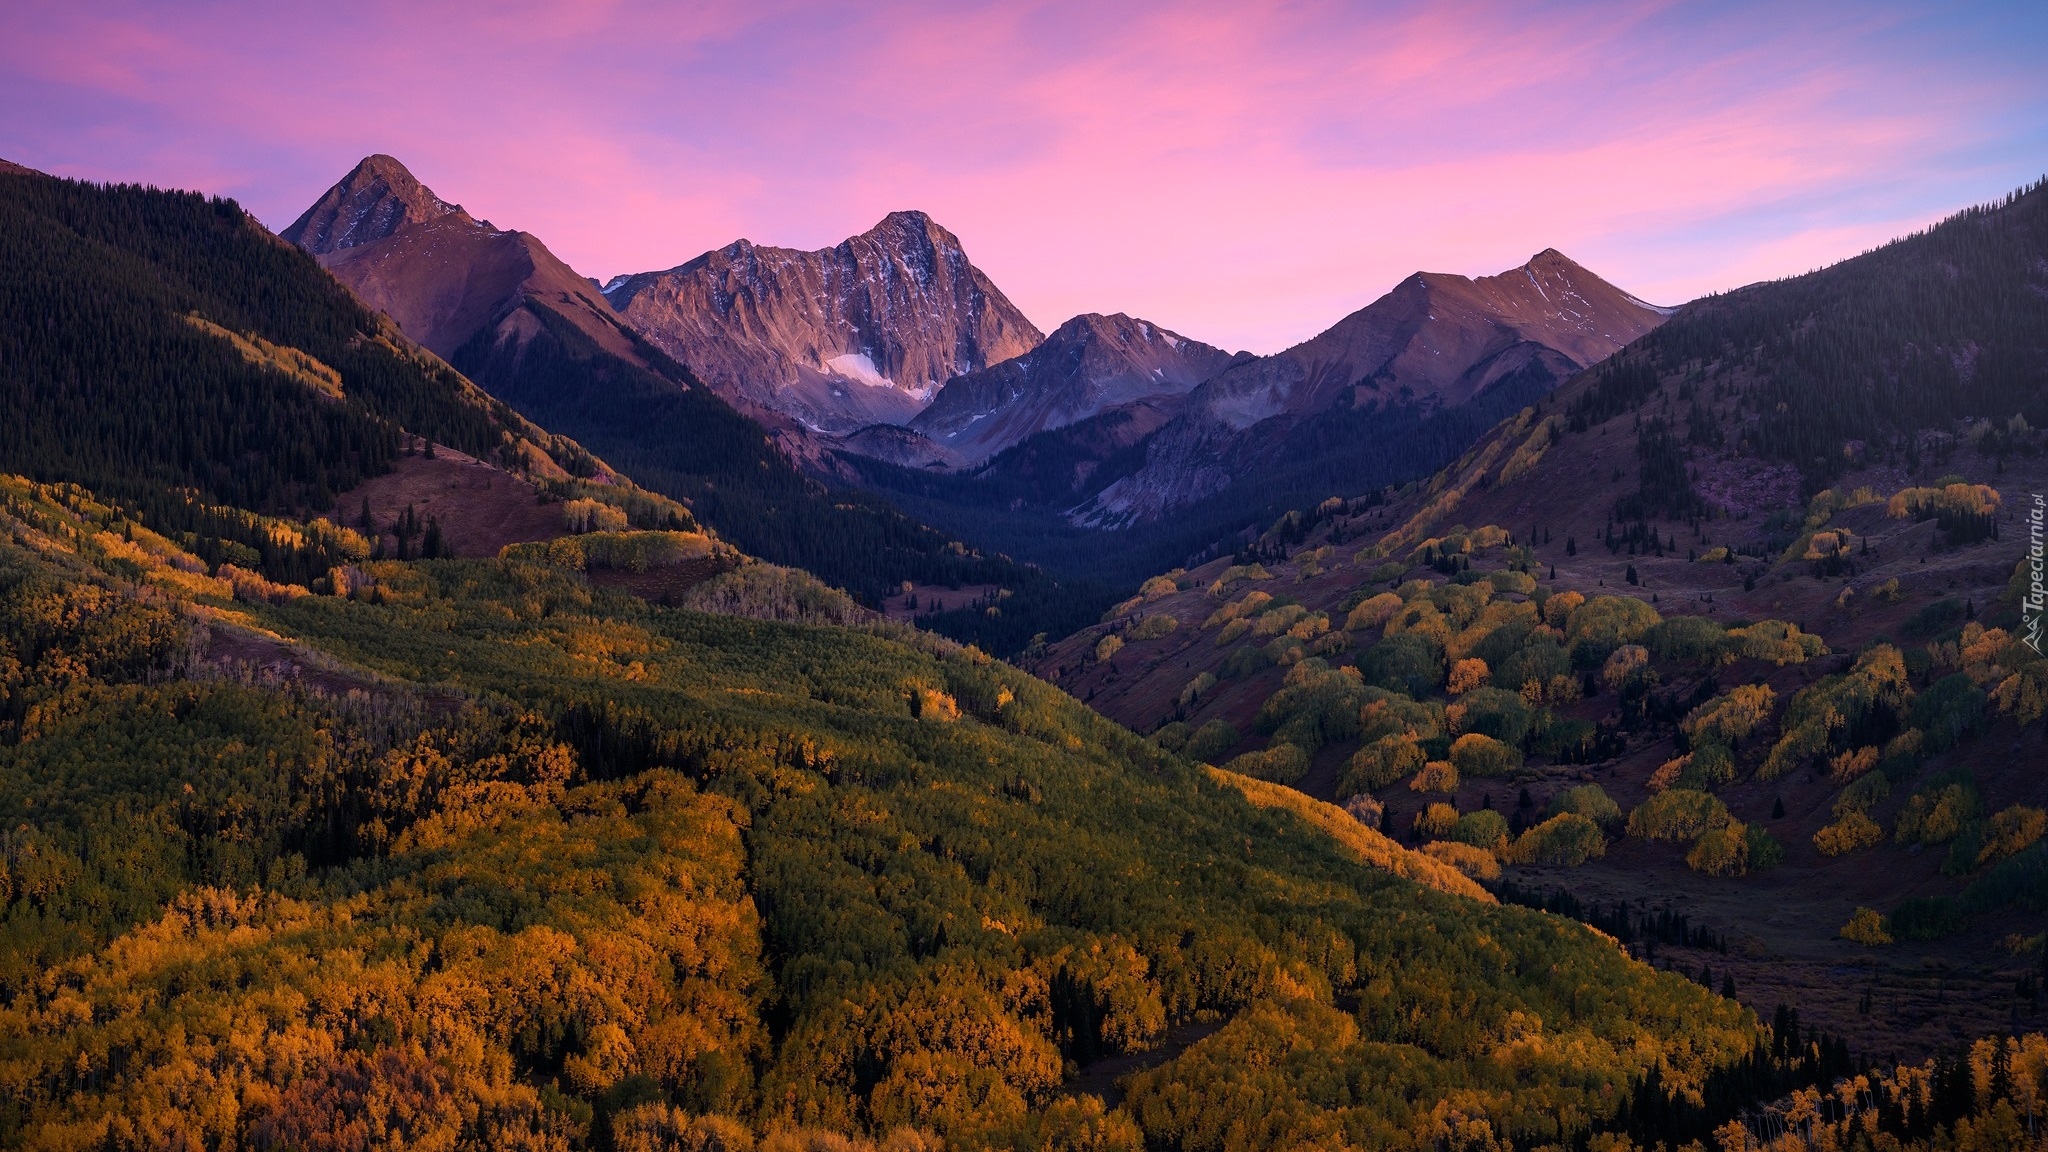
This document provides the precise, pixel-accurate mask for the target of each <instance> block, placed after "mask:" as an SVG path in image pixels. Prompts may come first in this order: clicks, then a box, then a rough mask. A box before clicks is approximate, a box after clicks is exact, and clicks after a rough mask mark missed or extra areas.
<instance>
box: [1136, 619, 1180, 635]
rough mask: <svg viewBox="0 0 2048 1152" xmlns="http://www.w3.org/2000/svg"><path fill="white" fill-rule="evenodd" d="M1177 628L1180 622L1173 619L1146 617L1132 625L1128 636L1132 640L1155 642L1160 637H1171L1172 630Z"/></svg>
mask: <svg viewBox="0 0 2048 1152" xmlns="http://www.w3.org/2000/svg"><path fill="white" fill-rule="evenodd" d="M1178 627H1180V621H1178V620H1176V619H1174V618H1173V617H1171V616H1167V615H1163V614H1155V615H1151V616H1146V617H1144V618H1142V619H1140V620H1139V621H1138V622H1137V623H1136V624H1134V625H1132V626H1131V630H1130V633H1129V635H1130V638H1131V639H1133V640H1157V639H1159V638H1160V637H1161V636H1169V635H1172V633H1173V630H1174V629H1176V628H1178Z"/></svg>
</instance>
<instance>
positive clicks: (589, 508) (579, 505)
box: [562, 500, 627, 534]
mask: <svg viewBox="0 0 2048 1152" xmlns="http://www.w3.org/2000/svg"><path fill="white" fill-rule="evenodd" d="M562 526H563V527H564V528H566V529H568V530H569V531H570V532H573V533H578V534H580V533H584V532H623V531H625V530H626V526H627V520H626V510H625V509H623V508H616V507H613V506H612V505H610V504H600V503H598V502H597V501H595V500H569V501H565V502H564V503H563V504H562Z"/></svg>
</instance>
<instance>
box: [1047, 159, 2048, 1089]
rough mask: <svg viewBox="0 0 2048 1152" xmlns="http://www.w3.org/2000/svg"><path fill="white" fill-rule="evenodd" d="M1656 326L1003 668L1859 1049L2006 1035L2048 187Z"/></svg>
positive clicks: (2016, 893) (2032, 791)
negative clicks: (1560, 825) (1484, 855)
mask: <svg viewBox="0 0 2048 1152" xmlns="http://www.w3.org/2000/svg"><path fill="white" fill-rule="evenodd" d="M1659 319H1661V321H1662V322H1661V323H1660V324H1658V325H1657V326H1656V327H1655V328H1653V329H1651V330H1649V331H1647V332H1645V333H1643V334H1641V335H1639V336H1638V337H1637V338H1635V339H1634V340H1632V341H1631V342H1630V343H1628V344H1627V345H1626V346H1625V347H1624V348H1622V349H1621V350H1620V351H1619V352H1617V353H1615V354H1613V355H1611V356H1609V357H1608V358H1606V359H1605V360H1603V361H1601V362H1600V363H1599V364H1598V365H1597V366H1595V367H1593V368H1591V369H1589V370H1586V371H1581V372H1576V373H1573V374H1572V375H1571V376H1570V377H1569V378H1568V379H1566V380H1565V381H1564V382H1563V383H1562V385H1561V386H1559V387H1558V388H1556V389H1555V390H1554V391H1551V392H1550V393H1549V394H1548V395H1546V396H1544V397H1542V398H1540V399H1538V400H1536V401H1535V402H1533V403H1532V404H1530V405H1529V406H1528V407H1527V408H1525V409H1523V410H1522V411H1520V412H1517V413H1515V414H1513V415H1512V416H1510V417H1508V418H1507V419H1504V420H1503V421H1501V422H1500V423H1499V424H1497V425H1495V426H1494V427H1492V428H1490V429H1488V430H1486V431H1485V432H1483V433H1482V434H1480V435H1479V436H1477V437H1476V438H1475V439H1474V440H1473V441H1472V442H1471V443H1469V444H1468V445H1467V446H1466V447H1465V448H1464V450H1462V451H1461V452H1460V453H1459V454H1458V456H1457V458H1456V459H1455V460H1454V461H1452V463H1451V464H1450V465H1448V466H1447V467H1445V468H1444V469H1442V470H1440V471H1439V472H1437V473H1436V474H1435V475H1433V476H1431V477H1428V478H1426V479H1424V480H1421V481H1418V482H1415V483H1411V484H1407V485H1403V486H1401V487H1399V488H1397V489H1396V490H1394V491H1392V492H1366V493H1352V494H1349V495H1342V494H1333V495H1332V497H1331V498H1330V499H1328V500H1326V501H1325V502H1323V503H1322V504H1320V505H1315V506H1303V507H1300V508H1298V509H1297V510H1294V511H1292V512H1290V513H1288V514H1285V515H1283V516H1282V517H1280V518H1278V520H1277V521H1276V523H1274V524H1273V525H1272V526H1271V527H1270V528H1269V529H1267V530H1266V531H1264V532H1262V533H1260V534H1259V535H1258V536H1257V538H1255V539H1251V540H1247V541H1246V543H1245V545H1244V547H1242V548H1240V549H1239V550H1238V551H1237V552H1236V553H1235V554H1233V555H1230V556H1226V557H1221V558H1217V559H1214V560H1211V561H1208V562H1207V563H1204V564H1201V565H1195V566H1189V567H1187V568H1185V569H1184V570H1174V571H1163V572H1161V573H1159V574H1157V575H1156V576H1155V577H1154V578H1153V579H1151V580H1148V581H1146V582H1145V583H1144V584H1143V586H1142V588H1143V591H1142V592H1141V593H1140V594H1139V595H1137V596H1134V597H1132V598H1131V599H1129V600H1127V601H1126V602H1124V603H1123V604H1120V605H1118V606H1117V607H1116V608H1114V609H1112V610H1111V611H1110V612H1109V613H1108V614H1106V615H1105V618H1104V619H1103V620H1102V621H1101V622H1100V623H1098V624H1097V625H1096V626H1094V627H1092V628H1089V629H1086V630H1084V631H1083V632H1081V633H1079V634H1077V635H1075V636H1072V637H1069V638H1068V639H1066V640H1065V641H1062V642H1058V643H1055V644H1052V645H1049V646H1048V647H1047V649H1045V650H1044V652H1043V653H1042V654H1041V655H1039V656H1038V657H1037V658H1036V659H1034V660H1032V661H1031V662H1030V666H1031V667H1033V668H1034V669H1035V670H1037V671H1038V672H1039V673H1040V674H1041V675H1044V676H1046V677H1048V678H1050V679H1052V680H1054V681H1055V682H1056V683H1059V684H1060V685H1061V686H1062V687H1064V688H1066V689H1067V690H1068V691H1069V692H1071V693H1073V694H1075V695H1076V696H1079V697H1082V698H1084V699H1086V700H1088V701H1089V702H1090V703H1091V705H1093V706H1094V707H1095V708H1097V709H1099V710H1101V711H1102V712H1104V713H1105V714H1106V715H1109V716H1111V717H1113V718H1115V719H1117V720H1118V721H1119V722H1121V723H1124V724H1126V725H1129V726H1131V727H1133V728H1135V729H1137V730H1141V731H1152V732H1154V733H1155V737H1156V738H1157V739H1159V740H1160V741H1161V742H1162V743H1163V744H1164V745H1166V746H1168V747H1177V748H1181V749H1183V750H1185V751H1187V752H1188V753H1189V754H1191V755H1197V756H1200V757H1205V758H1208V759H1210V760H1211V761H1212V762H1215V763H1218V764H1222V765H1225V766H1226V767H1233V768H1234V770H1236V771H1240V772H1249V773H1252V774H1255V775H1260V776H1261V777H1262V778H1265V779H1269V780H1273V781H1276V782H1281V783H1285V784H1286V785H1287V786H1289V787H1292V788H1294V789H1296V790H1297V791H1300V792H1302V793H1303V794H1306V795H1310V796H1313V797H1316V798H1319V799H1323V800H1327V801H1331V802H1336V803H1343V804H1347V805H1350V806H1352V807H1353V809H1354V810H1356V811H1359V812H1362V813H1365V814H1367V818H1369V819H1371V820H1373V821H1375V822H1377V824H1378V826H1380V827H1381V828H1383V829H1384V830H1387V831H1389V832H1390V833H1391V834H1394V835H1396V836H1397V838H1400V839H1402V840H1403V842H1404V843H1406V844H1409V845H1410V846H1412V847H1418V848H1422V849H1423V850H1431V849H1430V848H1429V845H1431V844H1432V843H1444V842H1446V841H1448V842H1453V843H1458V844H1471V843H1480V842H1484V843H1486V844H1490V845H1492V849H1491V850H1492V851H1493V852H1494V853H1495V854H1496V858H1497V860H1498V862H1499V863H1501V864H1502V866H1503V867H1504V868H1506V869H1508V872H1507V873H1506V875H1508V876H1509V878H1510V881H1511V882H1512V884H1513V885H1514V886H1515V891H1514V893H1513V894H1514V896H1515V898H1518V899H1523V900H1525V901H1529V902H1532V903H1535V904H1537V905H1538V906H1543V907H1547V908H1550V909H1551V910H1553V911H1559V912H1563V913H1565V914H1568V915H1576V916H1579V917H1581V918H1585V919H1587V920H1588V921H1589V922H1592V923H1596V924H1601V925H1603V930H1606V931H1609V932H1612V933H1614V934H1616V935H1617V936H1619V937H1621V938H1622V939H1624V940H1625V941H1631V942H1632V947H1634V948H1636V949H1637V950H1638V952H1639V954H1641V953H1643V952H1644V951H1645V950H1647V954H1649V955H1652V956H1660V957H1663V959H1662V960H1661V961H1660V962H1662V963H1666V964H1670V965H1672V966H1674V967H1676V968H1677V969H1678V970H1680V971H1686V972H1691V973H1696V974H1699V978H1701V979H1707V978H1708V974H1709V973H1711V975H1712V978H1713V979H1715V980H1726V981H1727V984H1728V987H1730V988H1733V989H1737V990H1740V991H1739V992H1738V994H1740V995H1741V996H1743V997H1744V998H1745V999H1747V1000H1749V1001H1750V1002H1751V1003H1755V1004H1758V1005H1760V1006H1761V1005H1765V1004H1768V1003H1769V1002H1770V1000H1772V999H1779V1000H1783V1001H1785V1002H1787V1003H1792V1004H1797V1005H1799V1006H1800V1009H1801V1012H1802V1016H1803V1018H1804V1019H1806V1020H1807V1022H1808V1024H1809V1026H1813V1025H1818V1026H1821V1027H1823V1028H1826V1029H1828V1030H1830V1031H1836V1032H1839V1033H1841V1034H1843V1035H1845V1036H1848V1037H1849V1038H1850V1039H1851V1040H1852V1042H1853V1043H1854V1044H1855V1045H1856V1046H1857V1047H1858V1048H1859V1049H1861V1050H1864V1051H1879V1050H1886V1051H1888V1050H1891V1049H1892V1048H1895V1047H1896V1048H1908V1049H1918V1050H1921V1051H1933V1050H1939V1049H1941V1048H1942V1047H1943V1046H1945V1045H1951V1044H1954V1043H1956V1042H1957V1039H1958V1037H1963V1036H1973V1035H1981V1034H1983V1033H1985V1032H1987V1031H1995V1030H1998V1029H2002V1028H2008V1027H2013V1026H2014V1022H2015V1021H2017V1020H2021V1019H2025V1020H2030V1021H2031V1020H2034V1019H2038V1018H2039V1015H2040V1013H2041V1011H2042V1005H2041V1002H2040V1001H2039V1000H2037V999H2036V998H2035V997H2034V996H2033V995H2032V989H2033V988H2035V987H2037V986H2038V985H2037V984H2035V983H2033V982H2032V981H2033V980H2034V977H2033V976H2032V972H2033V970H2034V969H2035V968H2037V967H2038V966H2039V965H2040V964H2041V963H2042V956H2043V953H2042V951H2041V950H2040V948H2041V941H2040V940H2039V939H2038V938H2034V937H2032V935H2031V934H2032V933H2033V932H2035V931H2036V930H2037V929H2038V928H2039V926H2040V921H2039V917H2040V914H2041V912H2042V910H2043V909H2044V908H2048V899H2044V891H2048V890H2044V888H2043V887H2042V886H2041V882H2040V877H2041V876H2042V875H2043V874H2044V873H2043V872H2042V869H2043V868H2044V866H2048V842H2043V840H2042V839H2041V837H2040V836H2038V835H2037V834H2036V833H2035V831H2033V830H2034V829H2042V830H2048V816H2043V815H2040V814H2042V813H2048V785H2044V783H2043V779H2042V777H2041V775H2040V773H2039V772H2038V770H2037V769H2038V766H2039V765H2041V764H2043V763H2048V744H2044V742H2043V741H2044V737H2043V733H2044V729H2043V719H2044V716H2048V661H2044V660H2043V659H2042V658H2041V657H2040V655H2039V654H2038V652H2036V651H2035V650H2034V649H2033V647H2032V645H2031V644H2030V643H2029V637H2030V636H2031V635H2032V633H2031V632H2030V628H2031V627H2038V625H2035V624H2034V623H2033V621H2034V620H2036V619H2038V617H2039V613H2040V609H2039V607H2038V599H2030V597H2033V596H2037V594H2035V593H2031V592H2030V589H2031V586H2032V580H2033V572H2034V571H2035V569H2034V568H2033V566H2032V565H2033V561H2032V560H2031V558H2030V556H2031V554H2030V552H2029V547H2030V541H2031V540H2032V539H2034V537H2033V536H2031V535H2030V533H2031V532H2032V529H2031V527H2030V524H2031V522H2032V515H2033V512H2034V509H2036V508H2037V507H2038V499H2039V498H2038V496H2037V495H2036V494H2037V493H2040V492H2042V491H2044V490H2048V436H2044V435H2043V433H2042V432H2041V431H2040V430H2041V429H2042V428H2043V427H2048V425H2044V424H2043V421H2048V183H2043V184H2037V185H2035V186H2034V187H2032V188H2030V189H2027V190H2025V191H2023V192H2022V193H2016V194H2015V195H2014V196H2012V197H2010V198H2007V199H2005V200H2003V201H2001V202H1999V203H1996V204H1992V205H1986V206H1984V207H1982V208H1976V209H1971V210H1968V211H1965V212H1962V213H1960V214H1958V215H1956V216H1954V217H1952V218H1950V219H1948V220H1946V221H1944V222H1942V223H1941V224H1940V225H1938V226H1936V227H1934V228H1931V229H1929V230H1927V231H1926V232H1923V233H1919V234H1916V235H1913V236H1910V237H1907V238H1905V239H1902V240H1900V241H1897V242H1895V243H1892V244H1889V245H1886V246H1884V247H1882V248H1879V249H1876V250H1874V251H1872V252H1869V253H1866V254H1864V255H1862V256H1859V257H1856V258H1854V259H1851V260H1847V261H1844V262H1842V263H1840V264H1837V265H1834V266H1831V267H1829V268H1825V269H1822V270H1820V271H1817V272H1813V273H1810V274H1807V275H1803V276H1798V277H1793V278H1789V279H1786V280H1781V281H1774V282H1767V283H1762V284H1757V285H1751V286H1748V287H1745V288H1742V289H1739V290H1736V291H1733V292H1729V293H1724V294H1718V295H1714V296H1710V297H1706V298H1703V299H1700V300H1697V301H1694V302H1692V303H1690V304H1687V305H1685V306H1684V307H1682V308H1680V309H1677V310H1676V311H1675V312H1673V313H1672V314H1670V315H1669V316H1664V317H1659ZM1439 709H1440V710H1441V711H1440V712H1439V711H1437V710H1439ZM1461 746H1463V748H1462V750H1461ZM1481 749H1484V750H1486V751H1487V752H1488V753H1491V752H1495V751H1499V752H1500V753H1501V755H1500V756H1499V758H1498V759H1488V758H1487V757H1485V756H1481V755H1479V751H1480V750H1481ZM1944 803H1946V804H1947V808H1946V809H1944V810H1943V811H1944V812H1945V813H1946V814H1945V815H1944V816H1943V817H1941V818H1940V819H1939V820H1937V821H1936V822H1935V823H1933V824H1929V823H1928V821H1927V815H1928V814H1929V813H1931V812H1934V811H1935V810H1936V809H1937V808H1938V807H1940V806H1941V805H1942V804H1944ZM1681 812H1684V813H1688V815H1683V816H1680V815H1676V814H1678V813H1681ZM1567 813H1578V814H1583V815H1587V816H1589V817H1591V818H1592V819H1594V821H1595V822H1596V823H1602V824H1604V826H1605V827H1606V828H1607V829H1608V835H1609V839H1608V840H1607V841H1605V842H1604V843H1603V845H1602V847H1601V848H1600V850H1599V851H1597V852H1595V853H1594V854H1592V855H1590V856H1587V857H1585V858H1584V859H1582V860H1579V861H1578V862H1577V863H1575V864H1569V866H1561V865H1564V864H1568V863H1569V857H1565V856H1560V857H1556V858H1553V859H1551V860H1550V862H1549V863H1550V866H1549V867H1543V868H1529V867H1526V861H1527V859H1528V853H1529V851H1530V850H1531V849H1533V848H1534V846H1535V844H1536V843H1537V841H1535V840H1525V839H1524V837H1526V836H1530V835H1533V833H1532V832H1531V830H1532V829H1537V828H1540V827H1542V826H1544V824H1545V823H1546V821H1548V820H1551V819H1555V818H1557V817H1559V816H1561V815H1564V814H1567ZM2021 825H2024V826H2025V828H2026V829H2028V830H2027V831H2025V832H2023V833H2018V834H2011V835H2008V834H2006V833H2005V832H2003V831H2001V830H2002V829H2007V828H2018V827H2020V826H2021ZM1482 827H1483V828H1487V829H1492V831H1480V829H1481V828H1482ZM1731 829H1732V830H1736V831H1738V832H1739V833H1740V835H1739V837H1738V836H1737V835H1736V834H1735V832H1731V831H1730V830H1731ZM1436 850H1437V851H1441V852H1443V853H1444V854H1446V855H1447V856H1449V855H1454V854H1462V851H1463V850H1462V848H1449V847H1445V848H1440V849H1436ZM1724 850H1725V851H1724ZM1518 853H1519V854H1520V855H1518ZM1517 861H1522V863H1517ZM1481 866H1482V867H1483V866H1484V865H1483V863H1482V865H1481ZM1503 891H1507V889H1505V888H1504V889H1503ZM1660 902H1661V903H1662V904H1663V905H1664V907H1665V908H1667V909H1668V910H1669V911H1668V914H1667V915H1666V916H1665V919H1664V920H1663V921H1662V923H1663V924H1664V925H1665V927H1662V928H1659V927H1655V926H1653V925H1649V924H1647V923H1646V922H1644V921H1641V920H1640V919H1639V918H1637V917H1636V916H1635V914H1634V913H1624V912H1619V911H1618V910H1625V909H1629V908H1636V909H1642V908H1646V907H1654V906H1656V905H1658V904H1659V903H1660ZM1675 915H1683V916H1684V917H1686V918H1687V919H1686V920H1685V921H1683V922H1679V921H1674V920H1672V919H1671V916H1675ZM1674 923H1676V924H1678V927H1677V928H1676V929H1675V930H1674V929H1673V928H1671V925H1672V924H1674ZM1687 925H1690V926H1689V927H1688V926H1687ZM2015 925H2019V926H2021V927H2020V928H2019V929H2018V930H2017V931H2019V934H2018V935H2014V932H2015V931H2016V929H2015ZM1702 928H1704V929H1706V930H1707V931H1706V932H1705V934H1704V935H1703V934H1702V933H1701V932H1700V931H1699V930H1700V929H1702ZM1658 933H1662V935H1661V936H1659V935H1658ZM1926 966H1949V967H1952V968H1953V969H1954V970H1955V971H1956V977H1955V978H1954V979H1952V980H1949V981H1946V982H1945V983H1944V984H1943V985H1942V986H1939V987H1923V986H1922V985H1920V984H1917V983H1915V981H1914V977H1915V975H1916V974H1917V973H1919V972H1922V971H1925V970H1926ZM1845 972H1855V973H1857V976H1856V978H1855V980H1854V981H1853V986H1852V984H1851V982H1848V981H1845V980H1844V978H1843V973H1845Z"/></svg>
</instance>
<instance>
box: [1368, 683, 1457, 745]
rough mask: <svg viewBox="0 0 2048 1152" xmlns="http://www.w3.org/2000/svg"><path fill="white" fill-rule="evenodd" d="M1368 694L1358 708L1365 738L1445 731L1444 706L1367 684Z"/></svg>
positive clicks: (1419, 734) (1436, 734) (1373, 738)
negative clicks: (1411, 698)
mask: <svg viewBox="0 0 2048 1152" xmlns="http://www.w3.org/2000/svg"><path fill="white" fill-rule="evenodd" d="M1365 694H1366V702H1365V705H1364V706H1363V707H1361V708H1360V709H1359V710H1358V734H1359V738H1360V739H1361V740H1367V741H1371V740H1377V739H1379V738H1380V737H1382V736H1397V735H1400V734H1402V733H1409V734H1411V735H1415V736H1440V735H1442V734H1443V727H1444V709H1443V706H1442V705H1440V704H1435V703H1431V702H1428V701H1422V700H1410V699H1409V698H1408V697H1406V696H1403V695H1401V694H1400V693H1398V692H1389V691H1387V690H1386V689H1384V688H1375V687H1372V686H1371V685H1367V686H1366V689H1365Z"/></svg>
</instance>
